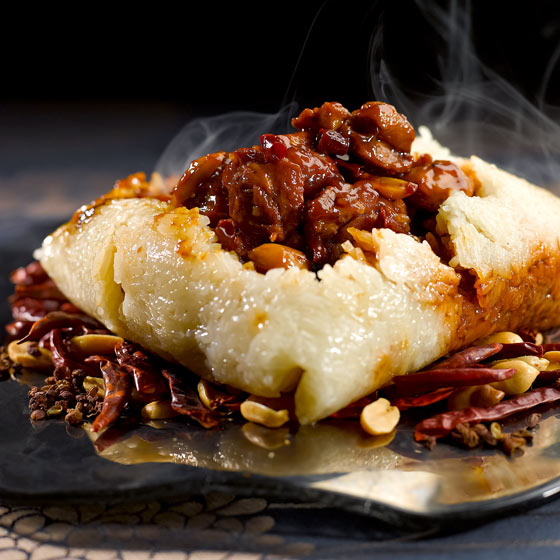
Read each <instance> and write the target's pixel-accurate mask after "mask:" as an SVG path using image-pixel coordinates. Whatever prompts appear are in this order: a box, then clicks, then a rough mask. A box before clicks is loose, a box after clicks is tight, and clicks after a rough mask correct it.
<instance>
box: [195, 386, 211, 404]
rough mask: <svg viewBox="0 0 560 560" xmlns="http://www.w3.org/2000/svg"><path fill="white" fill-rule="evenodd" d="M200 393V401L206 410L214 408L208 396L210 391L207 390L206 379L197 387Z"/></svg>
mask: <svg viewBox="0 0 560 560" xmlns="http://www.w3.org/2000/svg"><path fill="white" fill-rule="evenodd" d="M196 389H197V391H198V396H199V398H200V401H201V402H202V404H203V405H204V406H205V407H206V408H210V409H211V408H212V402H211V401H210V397H209V396H208V391H207V390H206V382H205V381H204V379H201V380H200V381H199V382H198V385H197V386H196Z"/></svg>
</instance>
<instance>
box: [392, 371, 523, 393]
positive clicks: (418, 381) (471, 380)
mask: <svg viewBox="0 0 560 560" xmlns="http://www.w3.org/2000/svg"><path fill="white" fill-rule="evenodd" d="M515 372H516V370H515V369H513V368H508V369H492V368H485V367H476V366H475V367H470V368H453V369H432V370H426V371H420V372H418V373H411V374H409V375H399V376H397V377H395V378H394V379H393V383H394V384H395V388H396V393H397V395H398V396H410V395H414V394H417V393H424V392H428V391H432V390H434V389H441V388H443V387H469V386H471V385H485V384H486V383H493V382H495V381H504V380H505V379H509V378H510V377H513V376H514V375H515Z"/></svg>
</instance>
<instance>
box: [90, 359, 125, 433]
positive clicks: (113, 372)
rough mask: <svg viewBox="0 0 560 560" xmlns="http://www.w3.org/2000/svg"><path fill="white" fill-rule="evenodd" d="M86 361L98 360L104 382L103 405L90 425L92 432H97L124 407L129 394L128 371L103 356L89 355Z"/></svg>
mask: <svg viewBox="0 0 560 560" xmlns="http://www.w3.org/2000/svg"><path fill="white" fill-rule="evenodd" d="M86 361H89V362H99V366H100V368H101V373H102V374H103V381H104V382H105V397H104V398H103V407H102V408H101V412H100V413H99V415H98V416H97V418H96V419H95V420H94V421H93V424H92V426H91V427H92V429H93V431H94V432H98V431H100V430H103V428H106V427H107V426H109V425H110V424H112V423H113V422H114V421H115V420H116V419H117V418H118V417H119V414H120V413H121V412H122V409H123V408H124V407H125V405H126V403H127V401H128V396H129V394H130V378H129V376H128V372H126V371H125V370H124V369H122V368H120V367H119V366H118V365H117V364H115V363H114V362H111V361H110V360H108V359H107V358H105V357H104V356H90V357H89V358H86Z"/></svg>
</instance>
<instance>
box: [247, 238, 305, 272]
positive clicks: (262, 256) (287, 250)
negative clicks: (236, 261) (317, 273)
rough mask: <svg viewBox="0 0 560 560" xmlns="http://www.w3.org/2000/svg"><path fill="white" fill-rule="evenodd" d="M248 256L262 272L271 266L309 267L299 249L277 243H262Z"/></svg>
mask: <svg viewBox="0 0 560 560" xmlns="http://www.w3.org/2000/svg"><path fill="white" fill-rule="evenodd" d="M249 258H250V259H251V261H253V263H254V264H255V268H256V269H257V271H258V272H262V273H265V272H267V271H268V270H271V269H273V268H302V269H308V268H309V261H308V260H307V257H306V256H305V255H304V254H303V253H302V252H301V251H297V250H296V249H292V248H291V247H286V245H280V244H279V243H263V244H262V245H259V246H258V247H255V248H254V249H253V250H252V251H251V252H250V253H249Z"/></svg>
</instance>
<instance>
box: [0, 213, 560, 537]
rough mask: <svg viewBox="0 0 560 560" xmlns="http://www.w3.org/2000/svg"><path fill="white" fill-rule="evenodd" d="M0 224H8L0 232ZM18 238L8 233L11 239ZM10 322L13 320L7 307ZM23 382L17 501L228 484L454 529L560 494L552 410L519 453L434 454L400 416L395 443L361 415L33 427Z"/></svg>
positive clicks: (22, 250)
mask: <svg viewBox="0 0 560 560" xmlns="http://www.w3.org/2000/svg"><path fill="white" fill-rule="evenodd" d="M53 225H54V224H52V223H45V224H37V223H34V224H28V226H29V227H28V228H27V229H26V230H25V234H23V231H22V235H21V236H19V237H17V236H16V237H17V239H16V241H17V243H12V244H11V249H9V250H8V249H2V250H1V251H0V258H1V261H0V262H1V263H2V283H1V284H0V288H1V290H2V293H0V298H1V299H2V301H6V298H7V297H8V295H9V293H10V291H11V288H10V286H9V284H8V282H7V281H6V279H7V275H8V272H9V270H11V269H12V268H14V267H16V266H18V265H21V264H24V263H26V262H28V261H29V260H30V255H31V253H32V249H33V248H34V247H36V246H37V245H38V243H39V241H40V239H41V238H42V236H43V235H44V233H46V232H47V231H50V230H51V229H52V228H53ZM0 233H1V231H0ZM13 238H14V236H13V234H12V239H13ZM1 318H2V320H3V321H4V322H5V321H7V319H8V309H7V305H4V306H3V307H2V317H1ZM26 390H27V387H26V385H25V384H24V383H18V382H15V381H4V382H2V383H0V423H1V425H2V432H1V433H2V436H1V438H2V453H1V454H0V498H3V499H9V500H11V501H17V502H39V501H40V502H42V503H44V502H48V501H57V502H59V503H60V501H64V500H68V501H71V502H73V503H76V502H77V501H88V500H97V499H100V498H101V497H103V498H104V499H110V500H115V501H120V500H125V499H146V498H148V497H167V496H178V495H181V494H183V493H184V494H185V495H187V494H188V493H190V492H193V491H196V492H204V491H208V490H211V489H214V490H231V491H235V492H236V493H237V494H244V495H266V496H269V497H276V498H290V497H292V498H299V499H302V498H306V499H314V500H323V501H324V502H326V503H328V504H330V505H334V506H337V507H340V508H343V509H348V510H353V511H358V512H361V513H365V514H368V515H371V516H374V517H379V518H382V519H384V520H385V521H389V522H391V523H394V524H398V525H405V526H431V527H433V526H439V527H441V526H453V525H456V524H458V523H463V522H464V521H466V520H471V521H473V520H480V519H483V518H485V517H488V516H497V515H501V514H504V513H507V512H511V511H514V510H515V511H519V510H520V509H522V508H528V507H531V506H534V505H537V504H539V503H541V502H542V501H544V500H546V499H549V498H551V497H552V496H555V495H556V494H557V493H558V492H559V491H560V477H559V474H560V420H559V418H558V417H557V416H556V413H557V411H556V410H555V409H550V410H548V411H544V414H543V420H542V421H541V423H540V427H539V429H538V430H537V431H536V435H535V439H534V442H533V445H532V446H530V447H528V448H527V449H526V451H525V453H524V455H523V456H521V457H516V458H509V457H506V456H505V455H503V454H502V453H501V452H499V451H494V450H478V451H464V450H461V449H458V448H455V447H451V446H448V445H444V444H441V445H438V446H437V447H436V448H435V450H433V451H428V450H426V449H425V448H424V447H422V446H421V445H418V444H415V443H414V442H413V439H412V433H411V431H412V427H411V425H410V426H407V425H402V426H401V427H399V430H398V431H397V433H396V435H395V436H394V438H393V439H392V440H390V441H389V440H388V439H387V438H386V439H385V440H383V439H379V438H373V437H369V436H366V435H365V434H363V433H362V431H361V430H360V429H359V426H357V423H355V422H342V421H339V422H321V423H319V424H318V425H317V426H315V427H305V428H301V429H300V430H299V431H298V432H297V433H295V434H290V433H288V432H282V431H266V430H254V431H252V432H250V431H248V430H247V428H246V427H245V428H243V427H242V426H239V425H235V424H231V425H229V426H227V427H226V428H225V429H224V430H221V431H207V430H204V429H201V428H199V427H197V426H195V425H192V424H188V423H186V422H185V423H179V422H171V421H161V422H158V423H153V424H152V425H150V426H140V427H138V426H136V427H133V426H128V427H127V426H126V425H121V426H119V427H117V428H115V429H112V430H110V431H107V432H105V433H104V434H103V436H102V437H101V438H99V439H97V441H96V442H95V445H94V444H93V440H94V439H95V436H93V435H92V434H90V433H88V432H87V431H84V430H81V429H79V428H72V429H70V428H67V427H66V426H65V425H64V423H63V422H57V421H49V422H41V423H36V424H32V423H31V422H30V421H29V418H28V413H27V410H26V400H27V399H26Z"/></svg>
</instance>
